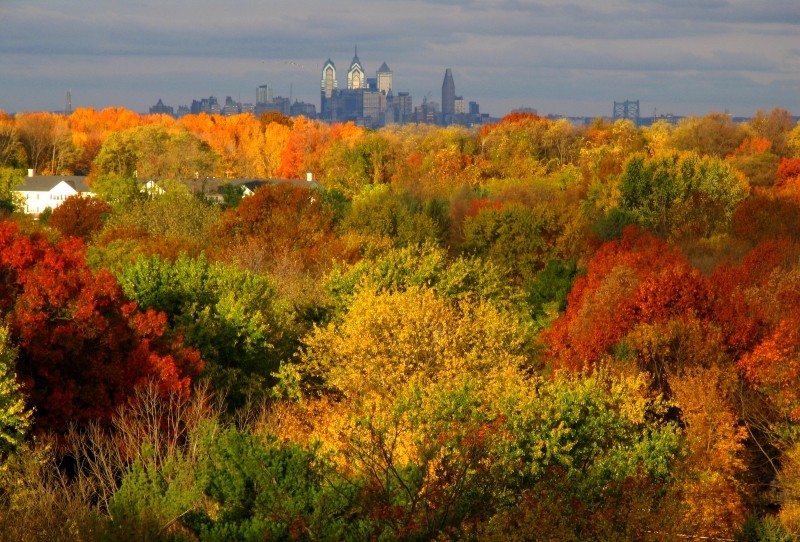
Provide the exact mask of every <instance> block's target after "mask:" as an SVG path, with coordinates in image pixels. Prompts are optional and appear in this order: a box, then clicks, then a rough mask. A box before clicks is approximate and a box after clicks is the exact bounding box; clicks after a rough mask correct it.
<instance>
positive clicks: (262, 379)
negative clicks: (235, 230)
mask: <svg viewBox="0 0 800 542" xmlns="http://www.w3.org/2000/svg"><path fill="white" fill-rule="evenodd" d="M118 280H119V283H120V285H121V286H122V289H123V291H124V292H125V294H126V295H127V296H128V297H129V298H130V299H132V300H133V301H136V302H137V303H138V304H139V305H140V306H141V307H143V308H153V309H155V310H157V311H163V312H165V313H167V315H168V317H169V319H170V323H171V326H172V328H173V331H174V333H176V334H179V335H181V336H183V337H184V339H185V341H186V342H187V344H189V345H191V346H194V347H195V348H197V349H198V350H200V353H201V355H202V358H203V359H204V360H205V361H206V374H207V375H208V376H209V377H210V378H211V380H212V383H213V384H214V386H215V387H216V388H218V389H228V390H229V392H230V396H229V397H230V400H231V402H232V403H233V404H241V402H242V401H243V400H244V399H245V396H247V395H248V394H255V395H256V396H257V395H261V394H263V393H264V392H265V389H264V386H265V383H266V382H268V381H269V378H270V375H271V373H273V372H274V371H276V370H277V369H278V364H279V361H280V360H281V359H283V358H285V357H287V356H289V355H290V353H291V351H292V350H293V348H294V340H293V334H292V332H291V326H290V320H289V315H288V311H287V310H286V308H285V307H282V306H281V304H280V302H279V301H278V298H277V292H276V287H275V282H274V281H273V280H271V279H269V278H267V277H264V276H260V275H254V274H252V273H248V272H246V271H240V270H238V269H236V268H234V267H231V266H226V265H222V264H213V265H212V264H210V263H209V262H208V261H207V260H205V259H204V258H198V259H192V258H189V257H186V256H181V257H180V258H178V259H177V260H176V261H174V262H171V261H169V260H165V259H162V258H160V257H158V256H153V257H149V258H144V257H143V258H140V259H139V260H138V261H137V262H136V263H135V264H133V265H131V266H128V267H126V268H125V269H124V270H123V271H121V272H120V273H118Z"/></svg>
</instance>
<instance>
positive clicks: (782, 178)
mask: <svg viewBox="0 0 800 542" xmlns="http://www.w3.org/2000/svg"><path fill="white" fill-rule="evenodd" d="M790 183H794V184H797V183H800V158H781V161H780V163H779V164H778V182H777V183H776V184H778V185H779V186H783V185H786V184H790Z"/></svg>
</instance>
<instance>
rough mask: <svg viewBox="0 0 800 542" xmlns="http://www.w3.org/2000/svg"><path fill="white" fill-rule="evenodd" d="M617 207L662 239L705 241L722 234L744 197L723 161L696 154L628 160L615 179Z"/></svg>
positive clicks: (744, 183) (743, 187) (743, 190)
mask: <svg viewBox="0 0 800 542" xmlns="http://www.w3.org/2000/svg"><path fill="white" fill-rule="evenodd" d="M619 185H620V207H621V208H622V209H623V210H625V211H627V212H630V213H631V214H633V216H635V217H636V218H637V222H638V223H639V224H640V225H642V226H643V227H645V228H647V229H649V230H650V231H652V232H654V233H655V234H656V235H659V236H662V237H668V236H672V237H677V238H680V237H682V236H685V235H692V236H693V237H698V236H699V237H707V236H709V235H711V234H713V233H716V232H719V231H722V230H724V229H725V228H726V227H727V225H728V223H729V221H730V218H731V215H732V213H733V211H734V209H735V208H736V206H737V205H738V204H739V203H741V202H742V201H743V200H744V199H745V198H746V197H747V194H748V190H749V187H748V184H747V181H746V180H745V179H744V178H742V177H741V176H740V175H739V174H737V173H736V172H735V171H734V170H732V169H731V168H730V166H728V165H727V164H725V163H724V162H722V161H720V160H718V159H714V158H707V157H700V156H698V155H696V154H678V153H673V154H668V155H662V156H656V157H653V158H646V157H643V156H634V157H632V158H631V159H630V160H629V161H628V163H627V164H626V166H625V171H624V173H623V175H622V177H621V178H620V183H619Z"/></svg>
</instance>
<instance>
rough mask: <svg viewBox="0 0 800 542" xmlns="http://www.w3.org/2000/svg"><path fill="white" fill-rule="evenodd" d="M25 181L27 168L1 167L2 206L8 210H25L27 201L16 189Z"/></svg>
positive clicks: (0, 197) (0, 204) (0, 194)
mask: <svg viewBox="0 0 800 542" xmlns="http://www.w3.org/2000/svg"><path fill="white" fill-rule="evenodd" d="M24 182H25V170H23V169H15V168H10V167H0V207H2V209H3V210H5V211H8V212H14V211H24V210H25V202H24V201H23V200H22V199H21V196H20V195H18V194H17V193H16V192H15V190H16V189H17V187H18V186H19V185H21V184H22V183H24Z"/></svg>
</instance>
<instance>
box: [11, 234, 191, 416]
mask: <svg viewBox="0 0 800 542" xmlns="http://www.w3.org/2000/svg"><path fill="white" fill-rule="evenodd" d="M0 274H2V278H3V287H2V289H0V308H1V309H2V311H3V313H4V314H5V318H6V321H7V322H8V325H9V330H10V333H11V337H12V338H13V341H14V342H15V343H16V344H18V345H19V355H18V362H17V372H18V376H19V378H20V381H21V382H22V383H23V385H24V390H25V392H26V393H27V394H28V396H29V397H30V401H31V404H32V406H34V407H35V409H36V426H37V428H38V429H40V430H48V429H49V430H63V429H65V428H66V426H67V424H70V423H77V424H85V423H87V422H88V421H90V420H94V419H101V420H108V419H109V418H110V417H111V415H112V414H113V411H114V409H115V408H116V406H117V405H119V404H121V403H122V402H124V401H125V400H126V398H127V397H128V396H129V395H130V394H131V393H132V392H133V389H134V387H135V386H136V385H137V384H141V383H142V382H144V381H146V380H148V379H150V378H155V379H156V380H157V381H158V382H159V385H160V386H161V387H162V389H164V390H167V389H175V390H188V387H189V384H190V382H191V379H192V378H193V377H194V376H196V375H197V373H198V372H199V370H200V369H201V368H202V361H201V360H200V358H199V356H198V355H197V353H196V351H194V350H191V349H187V348H186V347H184V345H183V344H181V342H180V340H179V338H175V339H167V338H166V337H164V325H165V323H166V317H165V316H164V315H163V314H160V313H157V312H155V311H144V312H142V311H137V310H136V305H135V304H131V303H130V302H128V300H127V299H125V298H124V297H123V295H122V292H121V290H120V288H119V286H118V285H117V283H116V281H115V280H114V277H113V276H111V275H110V274H109V273H108V272H104V271H99V272H97V273H92V272H91V271H90V270H89V269H88V268H87V267H86V263H85V261H84V257H83V246H82V243H81V242H80V241H79V240H77V239H75V238H69V239H67V240H64V241H60V242H58V243H55V244H51V243H50V242H48V241H47V240H46V239H45V238H44V237H42V236H41V235H40V234H33V235H30V236H28V235H25V234H23V233H21V232H20V231H19V230H18V228H17V227H16V226H15V225H14V224H12V223H8V222H5V223H2V224H0Z"/></svg>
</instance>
